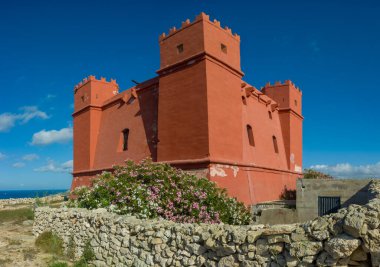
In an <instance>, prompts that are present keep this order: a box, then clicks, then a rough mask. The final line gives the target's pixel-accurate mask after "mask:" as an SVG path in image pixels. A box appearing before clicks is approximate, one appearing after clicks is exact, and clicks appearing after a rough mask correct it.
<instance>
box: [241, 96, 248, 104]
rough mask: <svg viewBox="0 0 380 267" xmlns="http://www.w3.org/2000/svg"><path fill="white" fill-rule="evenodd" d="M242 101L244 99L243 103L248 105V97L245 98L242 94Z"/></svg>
mask: <svg viewBox="0 0 380 267" xmlns="http://www.w3.org/2000/svg"><path fill="white" fill-rule="evenodd" d="M241 101H243V104H244V105H247V99H246V98H245V96H242V97H241Z"/></svg>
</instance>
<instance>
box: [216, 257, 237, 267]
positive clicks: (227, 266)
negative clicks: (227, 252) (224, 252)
mask: <svg viewBox="0 0 380 267" xmlns="http://www.w3.org/2000/svg"><path fill="white" fill-rule="evenodd" d="M235 264H236V261H235V258H234V256H232V255H231V256H228V257H224V258H221V259H220V261H219V262H218V267H232V266H235ZM237 266H239V265H237Z"/></svg>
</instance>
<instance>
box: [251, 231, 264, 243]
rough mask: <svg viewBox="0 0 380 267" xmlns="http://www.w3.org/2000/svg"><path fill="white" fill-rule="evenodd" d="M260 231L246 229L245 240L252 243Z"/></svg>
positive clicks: (259, 234)
mask: <svg viewBox="0 0 380 267" xmlns="http://www.w3.org/2000/svg"><path fill="white" fill-rule="evenodd" d="M261 233H262V232H261V231H260V230H259V231H248V233H247V240H248V243H254V242H255V241H256V240H257V239H258V238H259V237H260V236H261Z"/></svg>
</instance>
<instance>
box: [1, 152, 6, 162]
mask: <svg viewBox="0 0 380 267" xmlns="http://www.w3.org/2000/svg"><path fill="white" fill-rule="evenodd" d="M6 157H7V156H5V154H3V153H1V152H0V160H3V159H5V158H6Z"/></svg>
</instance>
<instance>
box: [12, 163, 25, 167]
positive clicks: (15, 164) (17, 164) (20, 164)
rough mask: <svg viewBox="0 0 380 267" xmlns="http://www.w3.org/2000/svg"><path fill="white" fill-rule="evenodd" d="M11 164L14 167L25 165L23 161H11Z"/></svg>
mask: <svg viewBox="0 0 380 267" xmlns="http://www.w3.org/2000/svg"><path fill="white" fill-rule="evenodd" d="M12 166H13V167H14V168H23V167H25V163H24V162H16V163H13V164H12Z"/></svg>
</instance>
